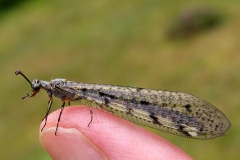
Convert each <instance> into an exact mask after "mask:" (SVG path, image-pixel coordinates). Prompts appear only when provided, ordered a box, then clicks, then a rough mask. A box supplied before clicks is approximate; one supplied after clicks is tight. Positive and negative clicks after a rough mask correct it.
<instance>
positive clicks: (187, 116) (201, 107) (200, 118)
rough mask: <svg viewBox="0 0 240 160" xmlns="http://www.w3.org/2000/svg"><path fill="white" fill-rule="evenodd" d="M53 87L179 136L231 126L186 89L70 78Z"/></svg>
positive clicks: (201, 135) (203, 135)
mask: <svg viewBox="0 0 240 160" xmlns="http://www.w3.org/2000/svg"><path fill="white" fill-rule="evenodd" d="M56 88H57V89H58V91H60V92H62V93H64V92H66V93H71V94H72V95H71V96H72V97H74V99H75V100H80V99H85V100H87V101H91V102H94V103H96V104H98V105H99V106H100V107H101V108H103V109H105V110H107V111H109V112H111V113H113V114H115V115H117V116H119V117H121V118H124V119H126V120H128V121H131V122H134V123H138V124H141V125H144V126H148V127H151V128H154V129H158V130H161V131H165V132H168V133H172V134H176V135H179V136H184V137H189V138H195V139H210V138H215V137H218V136H222V135H224V133H225V132H226V131H227V130H228V128H229V127H230V126H231V124H230V122H229V121H228V119H227V118H226V117H225V115H224V114H223V113H222V112H221V111H220V110H219V109H217V108H216V107H214V106H213V105H211V104H210V103H208V102H206V101H204V100H202V99H200V98H197V97H195V96H192V95H190V94H187V93H182V92H171V91H163V90H153V89H144V88H134V87H122V86H112V85H99V84H86V83H77V82H72V81H66V83H65V84H63V85H61V86H56Z"/></svg>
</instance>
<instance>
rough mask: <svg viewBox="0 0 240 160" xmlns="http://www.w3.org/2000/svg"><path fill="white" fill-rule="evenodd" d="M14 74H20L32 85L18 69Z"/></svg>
mask: <svg viewBox="0 0 240 160" xmlns="http://www.w3.org/2000/svg"><path fill="white" fill-rule="evenodd" d="M15 74H16V75H18V74H20V75H22V76H23V77H24V78H25V79H26V80H27V81H28V82H29V83H30V85H31V87H32V83H31V82H30V81H29V79H28V78H27V77H26V76H25V75H24V74H23V73H22V72H21V71H20V70H16V71H15Z"/></svg>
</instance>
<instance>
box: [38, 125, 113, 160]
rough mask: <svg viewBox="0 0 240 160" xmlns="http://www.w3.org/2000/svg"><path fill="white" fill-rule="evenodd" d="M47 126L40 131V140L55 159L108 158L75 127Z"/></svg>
mask: <svg viewBox="0 0 240 160" xmlns="http://www.w3.org/2000/svg"><path fill="white" fill-rule="evenodd" d="M55 130H56V127H50V128H45V129H44V130H43V132H41V133H40V142H41V144H42V146H43V148H44V149H45V150H46V151H47V152H48V154H49V155H50V157H51V158H52V159H55V160H61V159H62V160H68V159H71V160H75V159H76V160H79V159H86V160H87V159H108V158H107V156H106V155H105V154H104V153H103V152H102V151H101V150H100V149H99V148H98V147H97V146H95V145H94V144H93V143H92V142H91V141H89V139H87V138H86V137H85V136H84V135H83V134H82V133H81V132H80V131H79V130H77V129H75V128H61V127H59V128H58V131H57V135H55Z"/></svg>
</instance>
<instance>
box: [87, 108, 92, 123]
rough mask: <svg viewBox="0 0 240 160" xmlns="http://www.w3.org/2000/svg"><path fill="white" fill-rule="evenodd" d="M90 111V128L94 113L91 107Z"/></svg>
mask: <svg viewBox="0 0 240 160" xmlns="http://www.w3.org/2000/svg"><path fill="white" fill-rule="evenodd" d="M89 109H90V115H91V120H90V122H89V123H88V127H89V126H90V123H92V120H93V111H92V107H91V106H90V107H89Z"/></svg>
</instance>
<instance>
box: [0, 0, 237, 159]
mask: <svg viewBox="0 0 240 160" xmlns="http://www.w3.org/2000/svg"><path fill="white" fill-rule="evenodd" d="M205 5H209V6H211V7H213V8H216V9H217V10H219V11H221V12H222V14H223V15H226V17H225V21H224V22H223V23H222V24H221V25H220V26H218V27H216V28H214V29H211V30H208V31H206V32H202V33H201V34H197V35H195V36H194V37H191V38H189V39H183V40H176V41H169V40H167V39H166V37H165V32H166V28H167V27H168V24H169V23H170V22H171V20H172V19H173V18H174V17H175V16H176V15H177V13H179V12H181V11H182V10H184V9H187V8H194V7H199V6H205ZM239 18H240V11H239V2H238V1H231V3H230V2H229V1H223V0H222V1H218V2H216V1H201V2H199V1H185V2H183V1H176V2H175V1H159V2H155V1H144V0H138V1H113V0H112V1H111V0H104V1H83V2H79V1H76V0H71V1H64V0H59V1H34V2H28V3H25V4H24V5H21V6H19V7H18V8H16V9H15V10H11V11H9V12H7V13H4V15H2V16H1V19H0V44H1V47H0V53H1V54H0V61H1V63H0V68H1V72H0V73H1V79H0V88H1V92H0V94H1V95H0V97H1V99H0V101H1V108H0V137H2V140H1V142H0V144H1V147H0V153H1V155H0V158H1V159H25V160H27V159H50V158H49V157H48V155H47V154H46V152H45V151H44V150H43V149H42V147H41V145H40V143H39V141H38V127H39V123H40V121H41V119H42V117H43V116H44V114H45V111H46V109H47V101H48V97H47V95H46V93H45V91H42V92H41V93H40V94H38V96H37V97H34V98H32V99H25V100H24V101H21V96H23V95H25V94H26V93H28V92H30V87H29V84H27V82H26V81H25V80H24V79H22V78H20V77H16V76H15V75H14V71H15V70H16V69H21V70H22V71H23V72H24V73H25V74H26V75H27V76H28V77H29V79H34V78H39V79H43V80H48V81H49V80H51V79H53V78H58V77H62V78H66V79H69V80H75V81H82V82H88V83H105V84H117V85H126V86H138V87H147V88H156V89H164V90H174V91H182V92H188V93H191V94H193V95H196V96H198V97H201V98H203V99H205V100H207V101H209V102H210V103H212V104H214V105H215V106H217V107H218V108H219V109H220V110H222V111H223V112H224V113H225V114H226V115H227V117H228V118H229V120H230V121H231V123H232V127H231V128H230V130H229V131H228V132H227V133H226V135H225V136H224V137H221V138H217V139H213V140H209V141H198V140H192V139H186V138H182V137H178V136H174V135H170V134H167V133H163V132H156V134H159V135H161V136H163V137H165V138H166V139H168V140H169V141H171V142H172V143H174V144H175V145H177V146H179V147H180V148H181V149H183V150H184V151H186V152H187V153H189V154H190V155H191V156H192V157H194V159H199V160H201V159H209V160H211V159H228V160H234V159H237V158H238V157H239V156H240V154H239V153H238V148H240V145H239V143H238V142H239V140H240V138H239V132H240V128H239V127H238V126H240V122H239V120H238V117H239V113H240V109H239V105H240V102H239V87H240V83H239V80H240V74H239V71H240V55H239V50H240V45H239V42H240V32H239V26H240V22H239ZM60 105H61V102H60V101H59V100H57V99H55V101H54V105H53V109H54V110H55V109H57V108H59V107H60Z"/></svg>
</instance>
